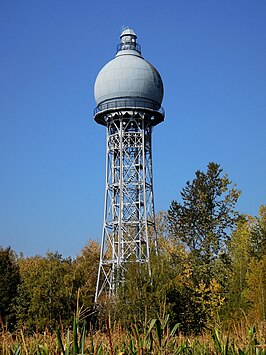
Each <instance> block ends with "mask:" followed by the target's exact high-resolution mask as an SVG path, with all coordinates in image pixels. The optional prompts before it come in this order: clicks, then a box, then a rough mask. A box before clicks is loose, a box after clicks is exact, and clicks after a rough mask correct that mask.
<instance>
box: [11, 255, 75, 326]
mask: <svg viewBox="0 0 266 355" xmlns="http://www.w3.org/2000/svg"><path fill="white" fill-rule="evenodd" d="M19 266H20V273H21V278H22V282H21V284H20V286H19V288H18V297H17V315H18V318H19V320H20V321H21V322H22V323H23V324H24V325H26V326H28V327H29V328H30V329H33V330H34V329H36V327H38V329H39V330H44V329H45V328H46V327H49V328H54V327H55V326H56V324H57V323H58V322H61V323H62V324H65V325H69V324H70V323H71V320H72V317H73V313H74V312H75V307H76V298H77V290H78V287H79V286H80V285H79V282H78V280H76V278H75V272H74V268H73V263H72V260H71V259H70V258H66V259H64V258H62V256H61V255H60V254H58V253H52V252H48V253H47V255H46V257H40V256H35V257H30V258H25V259H23V258H22V259H20V260H19Z"/></svg>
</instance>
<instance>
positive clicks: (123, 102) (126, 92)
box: [94, 28, 164, 125]
mask: <svg viewBox="0 0 266 355" xmlns="http://www.w3.org/2000/svg"><path fill="white" fill-rule="evenodd" d="M120 38H121V43H120V44H119V45H118V46H117V54H116V56H115V58H114V59H112V60H111V61H110V62H108V63H107V64H106V65H105V66H104V67H103V68H102V69H101V71H100V72H99V74H98V76H97V78H96V81H95V85H94V96H95V101H96V104H97V107H96V109H95V110H94V118H95V120H96V122H97V123H100V124H103V125H106V119H105V117H104V115H103V113H104V112H105V113H106V111H109V110H112V109H117V108H120V107H123V108H125V107H127V108H143V109H147V110H153V111H155V117H154V125H155V124H157V123H159V122H161V121H162V120H163V117H164V112H163V109H162V108H161V103H162V100H163V83H162V79H161V77H160V74H159V73H158V71H157V70H156V69H155V68H154V66H153V65H152V64H150V63H149V62H148V61H146V60H145V59H144V58H143V57H142V55H141V47H140V45H139V44H138V43H137V41H136V40H137V36H136V34H135V32H134V31H133V30H132V29H129V28H128V29H125V30H124V31H123V32H122V33H121V36H120Z"/></svg>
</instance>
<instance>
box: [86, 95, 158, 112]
mask: <svg viewBox="0 0 266 355" xmlns="http://www.w3.org/2000/svg"><path fill="white" fill-rule="evenodd" d="M121 108H131V109H132V108H133V109H136V108H144V109H149V110H153V111H156V112H159V113H161V114H162V116H164V109H163V107H162V106H160V105H159V104H156V103H154V102H148V101H143V100H132V99H125V100H123V99H119V100H114V101H111V102H104V103H102V104H100V105H98V106H97V107H96V108H95V109H94V110H93V115H94V116H95V115H97V113H99V112H102V111H106V110H115V109H121Z"/></svg>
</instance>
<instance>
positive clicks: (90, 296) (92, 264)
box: [74, 240, 100, 312]
mask: <svg viewBox="0 0 266 355" xmlns="http://www.w3.org/2000/svg"><path fill="white" fill-rule="evenodd" d="M99 260H100V245H99V243H97V242H95V241H92V240H89V241H88V242H87V244H86V245H85V246H84V247H83V249H82V250H81V252H80V254H79V255H78V257H77V259H76V261H75V262H74V267H75V274H76V278H77V279H79V283H80V303H81V306H82V307H83V310H84V311H85V312H86V311H89V310H90V309H91V307H92V306H93V302H94V296H95V289H96V283H97V275H98V268H99Z"/></svg>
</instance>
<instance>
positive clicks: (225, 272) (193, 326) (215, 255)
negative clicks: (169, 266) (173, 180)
mask: <svg viewBox="0 0 266 355" xmlns="http://www.w3.org/2000/svg"><path fill="white" fill-rule="evenodd" d="M239 195H240V191H239V190H236V189H235V187H234V186H233V187H232V186H231V181H230V180H229V179H228V176H227V174H224V175H222V169H221V168H220V166H219V165H218V164H215V163H209V164H208V167H207V172H206V173H204V172H202V171H197V172H196V177H195V179H194V180H193V181H192V182H187V184H186V186H185V188H183V190H182V192H181V197H182V203H179V202H177V201H173V202H172V204H171V206H170V209H169V211H168V223H169V231H170V233H171V234H172V238H173V239H174V240H175V241H176V243H177V245H180V246H183V250H184V251H183V253H184V255H185V257H186V259H187V264H188V265H189V267H190V274H189V278H187V280H186V282H185V283H181V284H180V283H179V284H178V283H177V284H175V285H174V287H172V288H171V290H170V291H169V293H168V298H169V302H170V303H171V304H172V310H173V313H174V314H175V315H176V317H177V318H176V319H177V321H178V322H180V323H181V327H182V326H183V327H184V330H185V331H194V332H200V331H201V330H202V329H203V328H204V327H205V326H207V325H208V324H209V323H210V321H211V320H214V319H215V317H216V316H217V314H218V312H219V310H220V308H221V306H222V305H223V303H224V299H225V294H226V292H227V289H228V283H229V275H230V259H229V257H228V249H227V248H228V242H229V240H230V233H231V231H232V229H233V228H234V226H235V224H236V223H237V221H238V219H239V216H238V213H237V212H236V211H235V204H236V202H237V200H238V197H239ZM174 259H175V260H176V265H178V264H179V265H180V264H182V262H183V261H182V258H180V255H175V256H174ZM182 274H184V271H181V273H180V274H179V276H178V277H179V278H180V277H181V276H180V275H182Z"/></svg>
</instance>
